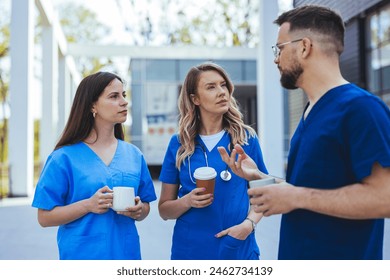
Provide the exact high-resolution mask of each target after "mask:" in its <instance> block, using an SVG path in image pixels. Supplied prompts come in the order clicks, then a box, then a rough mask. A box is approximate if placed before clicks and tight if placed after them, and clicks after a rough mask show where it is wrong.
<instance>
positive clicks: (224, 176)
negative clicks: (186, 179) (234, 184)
mask: <svg viewBox="0 0 390 280" xmlns="http://www.w3.org/2000/svg"><path fill="white" fill-rule="evenodd" d="M197 145H199V146H200V148H201V149H202V152H203V155H204V158H205V161H206V166H207V167H209V161H208V158H207V152H206V148H205V147H204V146H203V145H202V143H199V142H197V141H196V142H195V149H196V146H197ZM229 146H230V148H231V147H232V146H233V145H232V143H231V142H230V143H229ZM228 167H229V166H228V165H227V164H226V168H225V170H222V171H221V173H220V174H219V176H220V177H221V179H222V180H223V181H225V182H228V181H230V179H231V178H232V174H231V173H230V172H229V170H228ZM188 174H189V175H190V180H191V182H192V183H194V184H196V182H195V180H194V178H193V177H192V175H191V155H190V156H188Z"/></svg>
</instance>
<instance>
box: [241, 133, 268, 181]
mask: <svg viewBox="0 0 390 280" xmlns="http://www.w3.org/2000/svg"><path fill="white" fill-rule="evenodd" d="M248 144H249V147H248V149H249V150H248V151H245V152H246V153H247V154H248V155H249V156H250V157H251V158H252V159H253V160H254V162H256V164H257V168H258V169H259V170H260V171H261V172H263V173H265V174H268V170H267V168H266V166H265V163H264V159H263V153H262V151H261V147H260V142H259V138H258V137H257V136H256V135H254V136H251V137H250V138H249V141H248ZM244 149H245V148H244Z"/></svg>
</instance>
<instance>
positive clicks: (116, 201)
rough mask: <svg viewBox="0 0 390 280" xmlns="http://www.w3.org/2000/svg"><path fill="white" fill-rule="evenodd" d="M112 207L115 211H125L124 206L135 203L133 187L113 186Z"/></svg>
mask: <svg viewBox="0 0 390 280" xmlns="http://www.w3.org/2000/svg"><path fill="white" fill-rule="evenodd" d="M112 190H113V191H114V193H113V196H114V197H113V202H112V209H113V210H115V211H126V208H128V207H131V206H134V205H135V201H134V198H135V192H134V188H133V187H113V188H112Z"/></svg>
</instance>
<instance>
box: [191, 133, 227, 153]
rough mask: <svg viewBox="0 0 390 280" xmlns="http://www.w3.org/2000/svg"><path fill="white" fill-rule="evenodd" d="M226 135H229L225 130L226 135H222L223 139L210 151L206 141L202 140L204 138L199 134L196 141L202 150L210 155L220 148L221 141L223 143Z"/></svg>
mask: <svg viewBox="0 0 390 280" xmlns="http://www.w3.org/2000/svg"><path fill="white" fill-rule="evenodd" d="M226 134H227V131H226V130H225V132H224V134H223V135H222V137H221V139H219V141H218V142H217V143H216V144H215V146H214V147H213V148H212V149H211V150H209V149H208V148H207V146H206V144H205V143H204V141H203V140H202V138H201V137H200V135H199V134H198V135H197V136H196V141H198V143H199V144H200V145H201V146H202V148H203V149H204V150H205V151H206V152H208V153H211V152H212V151H214V150H215V149H216V147H219V146H220V143H221V141H223V139H224V138H225V137H226Z"/></svg>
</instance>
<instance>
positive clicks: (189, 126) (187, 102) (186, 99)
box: [176, 62, 256, 170]
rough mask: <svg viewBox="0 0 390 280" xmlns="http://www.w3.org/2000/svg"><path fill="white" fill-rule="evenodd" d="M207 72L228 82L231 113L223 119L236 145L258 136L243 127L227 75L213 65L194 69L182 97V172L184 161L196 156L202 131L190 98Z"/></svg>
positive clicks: (179, 153) (179, 159)
mask: <svg viewBox="0 0 390 280" xmlns="http://www.w3.org/2000/svg"><path fill="white" fill-rule="evenodd" d="M206 71H217V72H218V73H219V74H220V75H221V76H222V77H223V79H224V80H225V82H226V86H227V89H228V91H229V96H230V102H229V104H230V107H229V110H228V111H227V112H226V113H225V114H224V115H223V123H222V125H223V128H224V129H225V130H226V131H227V132H228V133H229V134H230V137H231V142H232V144H233V145H235V144H240V145H246V144H248V137H249V136H254V135H255V134H256V132H255V130H254V129H253V128H251V127H250V126H249V125H246V124H244V121H243V120H242V113H241V112H240V110H239V109H238V105H237V101H236V99H235V98H234V97H233V91H234V85H233V83H232V81H231V80H230V78H229V75H228V74H227V73H226V71H225V70H224V69H223V68H222V67H221V66H219V65H217V64H215V63H211V62H207V63H202V64H200V65H198V66H194V67H192V68H191V69H190V70H189V71H188V74H187V76H186V78H185V80H184V83H183V86H182V88H181V91H180V95H179V101H178V106H179V112H180V116H179V142H180V143H181V146H180V148H179V149H178V151H177V154H176V167H177V168H178V169H179V170H180V166H181V164H182V163H183V161H184V160H185V159H186V158H187V157H188V156H190V155H192V154H193V153H194V150H195V137H196V135H197V134H199V131H200V125H201V121H200V117H199V116H200V113H199V108H198V106H196V105H195V104H194V103H193V102H192V100H191V94H198V84H199V80H200V74H201V73H203V72H206Z"/></svg>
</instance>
